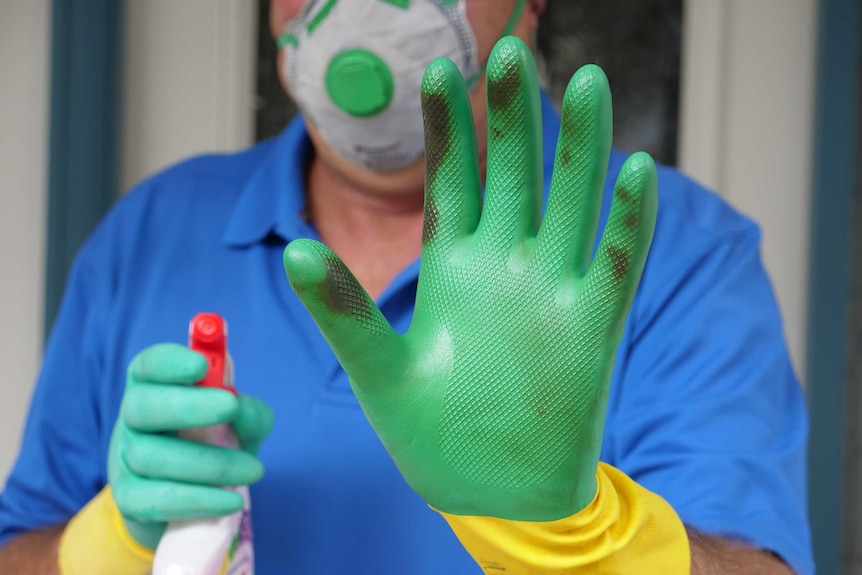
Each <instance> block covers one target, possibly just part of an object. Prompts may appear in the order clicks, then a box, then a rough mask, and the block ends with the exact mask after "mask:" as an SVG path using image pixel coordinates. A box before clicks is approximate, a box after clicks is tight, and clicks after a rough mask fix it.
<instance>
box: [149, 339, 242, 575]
mask: <svg viewBox="0 0 862 575" xmlns="http://www.w3.org/2000/svg"><path fill="white" fill-rule="evenodd" d="M224 380H225V385H229V386H230V387H233V361H232V360H231V359H230V355H226V357H225V370H224ZM180 436H181V437H183V438H185V439H190V440H194V441H200V442H202V443H209V444H212V445H220V446H222V447H230V448H235V449H236V448H239V442H238V441H237V439H236V436H235V435H234V433H233V430H232V429H231V427H230V426H229V425H215V426H212V427H204V428H199V429H189V430H185V431H182V432H180ZM225 489H230V490H232V491H235V492H236V493H239V494H240V495H241V496H242V498H243V508H242V510H241V511H238V512H237V513H233V514H231V515H226V516H224V517H219V518H217V519H208V520H193V521H173V522H171V523H170V524H169V525H168V528H167V530H166V531H165V534H164V535H162V538H161V540H160V541H159V545H158V547H157V548H156V555H155V559H154V561H153V571H152V573H153V575H254V548H253V545H252V530H251V499H250V497H249V491H248V487H245V486H243V487H225Z"/></svg>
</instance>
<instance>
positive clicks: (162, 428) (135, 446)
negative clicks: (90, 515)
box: [108, 344, 273, 549]
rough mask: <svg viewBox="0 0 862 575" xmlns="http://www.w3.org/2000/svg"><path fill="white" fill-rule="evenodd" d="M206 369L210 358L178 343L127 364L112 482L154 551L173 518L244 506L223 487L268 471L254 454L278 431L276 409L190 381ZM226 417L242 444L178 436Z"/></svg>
mask: <svg viewBox="0 0 862 575" xmlns="http://www.w3.org/2000/svg"><path fill="white" fill-rule="evenodd" d="M206 372H207V360H206V358H204V357H203V356H202V355H201V354H199V353H197V352H194V351H192V350H190V349H188V348H187V347H184V346H181V345H176V344H159V345H155V346H152V347H149V348H147V349H145V350H144V351H142V352H141V353H139V354H138V355H137V356H135V358H134V359H133V360H132V362H131V364H130V365H129V369H128V374H127V378H126V391H125V395H124V396H123V402H122V405H121V408H120V416H119V418H118V419H117V423H116V425H115V427H114V432H113V435H112V436H111V446H110V452H109V455H108V480H109V482H110V485H111V492H112V493H113V496H114V500H115V501H116V503H117V507H118V508H119V510H120V514H121V515H122V516H123V519H124V521H125V524H126V528H127V529H128V531H129V533H130V534H131V536H132V537H133V538H134V539H135V540H136V541H137V542H138V543H140V544H141V545H144V546H145V547H149V548H150V549H155V548H156V546H157V545H158V542H159V539H161V536H162V534H163V533H164V531H165V527H166V526H167V523H168V522H170V521H175V520H183V519H210V518H215V517H220V516H222V515H228V514H230V513H234V512H236V511H239V510H240V509H242V505H243V501H242V497H241V496H240V495H239V494H238V493H234V492H233V491H229V490H226V489H222V488H221V487H219V486H225V485H230V486H239V485H248V484H251V483H254V482H256V481H258V480H259V479H260V478H261V477H262V476H263V465H262V464H261V463H260V461H259V460H258V459H257V457H256V456H255V454H256V453H257V449H258V447H259V446H260V444H261V442H262V441H263V440H264V439H265V438H266V437H267V435H269V432H270V430H271V429H272V423H273V414H272V410H271V409H270V408H269V407H268V406H267V405H266V404H265V403H263V402H262V401H260V400H257V399H254V398H251V397H247V396H242V395H240V396H239V397H236V396H234V395H233V394H231V393H230V392H227V391H223V390H219V389H206V388H199V387H192V384H193V383H195V382H197V381H200V380H201V379H202V378H203V377H204V375H205V374H206ZM222 423H229V424H231V426H232V427H233V431H234V433H235V434H236V436H237V439H238V440H239V442H240V445H241V446H242V450H236V449H229V448H223V447H216V446H213V445H207V444H203V443H198V442H195V441H189V440H185V439H180V438H179V437H177V435H176V432H177V431H180V430H183V429H192V428H195V427H206V426H210V425H218V424H222Z"/></svg>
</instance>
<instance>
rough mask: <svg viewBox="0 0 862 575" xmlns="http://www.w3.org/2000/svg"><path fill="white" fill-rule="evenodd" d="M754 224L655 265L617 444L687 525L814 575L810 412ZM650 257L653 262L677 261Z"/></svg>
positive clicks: (638, 315) (626, 366) (624, 391)
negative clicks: (809, 476)
mask: <svg viewBox="0 0 862 575" xmlns="http://www.w3.org/2000/svg"><path fill="white" fill-rule="evenodd" d="M740 219H741V218H740ZM748 224H749V225H747V226H745V227H744V229H736V230H732V233H724V234H713V235H712V236H710V237H711V239H710V240H709V241H703V242H697V241H692V242H689V245H688V246H680V245H679V242H678V240H677V242H676V243H677V245H676V247H675V248H674V251H673V253H681V252H682V253H686V254H687V255H686V257H685V258H683V259H682V260H680V259H677V260H676V262H677V263H676V264H673V265H670V264H669V265H667V266H665V262H662V261H656V262H654V265H652V266H650V265H649V264H648V268H647V270H646V271H645V273H644V281H643V282H642V284H641V285H642V288H644V289H645V292H646V293H643V294H639V298H637V299H636V303H635V307H634V308H633V311H632V317H631V318H630V323H629V326H628V328H627V331H628V333H627V335H626V338H627V345H625V346H624V347H621V349H620V351H619V356H618V358H619V359H620V360H621V361H620V362H618V368H621V369H620V373H618V374H617V381H616V385H618V386H619V388H620V389H619V391H618V393H617V394H616V396H615V399H613V400H612V401H613V402H615V403H616V405H611V406H610V409H611V412H609V418H610V417H613V421H614V424H613V426H609V429H611V431H610V433H609V438H608V439H610V445H609V446H608V447H609V450H610V453H611V454H612V458H613V459H614V460H616V461H615V462H616V464H617V465H618V466H619V467H620V468H621V469H622V470H624V471H625V472H626V473H628V474H629V475H630V476H631V477H632V478H633V479H635V480H636V481H638V482H639V483H640V484H641V485H643V486H644V487H646V488H647V489H650V490H652V491H654V492H656V493H658V494H659V495H661V496H662V497H664V498H665V499H666V500H667V501H668V502H669V503H670V504H671V505H672V506H673V507H674V509H675V510H676V511H677V513H678V514H679V515H680V517H681V519H682V520H683V522H684V523H686V524H687V525H689V526H691V527H694V528H696V529H699V530H702V531H704V532H707V533H711V534H716V535H723V536H727V537H730V538H734V539H738V540H743V541H746V542H749V543H751V544H753V545H755V546H757V547H760V548H763V549H765V550H769V551H772V552H774V553H776V554H777V555H779V556H780V557H782V558H783V559H784V560H785V561H786V562H787V563H788V564H789V565H790V566H791V567H793V568H794V569H795V570H796V572H797V573H801V574H809V573H813V572H814V566H813V559H812V553H811V541H810V533H809V527H808V523H807V499H806V489H807V487H806V472H807V471H806V442H807V430H808V428H807V426H808V420H807V410H806V406H805V401H804V397H803V394H802V390H801V388H800V385H799V383H798V381H797V379H796V376H795V375H794V372H793V368H792V366H791V363H790V359H789V356H788V351H787V347H786V344H785V341H784V337H783V332H782V325H781V318H780V315H779V311H778V306H777V303H776V301H775V298H774V295H773V292H772V288H771V285H770V283H769V280H768V278H767V275H766V272H765V270H764V268H763V265H762V263H761V259H760V252H759V243H760V234H759V231H758V230H757V228H756V227H755V226H754V225H753V224H750V222H748ZM706 235H709V234H706ZM666 239H667V238H665V240H666ZM698 243H699V245H695V247H692V244H698ZM653 248H654V249H653V252H651V255H650V258H651V259H652V258H658V259H659V260H661V258H662V255H663V254H664V253H671V252H670V251H669V250H662V249H661V245H659V246H658V248H656V245H655V244H654V246H653ZM650 268H652V269H650ZM648 276H651V277H648Z"/></svg>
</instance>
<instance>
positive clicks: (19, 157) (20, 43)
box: [0, 0, 51, 485]
mask: <svg viewBox="0 0 862 575" xmlns="http://www.w3.org/2000/svg"><path fill="white" fill-rule="evenodd" d="M50 5H51V3H50V1H49V0H27V1H25V2H2V3H0V78H2V86H3V88H2V102H3V103H2V105H0V269H2V270H3V271H2V275H0V365H2V366H3V377H2V378H0V396H2V398H3V400H2V404H0V406H2V409H0V414H2V415H0V485H2V483H3V478H5V477H6V474H7V472H8V470H9V468H10V466H11V465H12V462H13V460H14V458H15V455H16V454H17V451H18V442H19V440H20V436H21V435H20V434H21V427H22V425H23V422H24V416H25V414H26V409H27V404H28V402H29V399H30V393H31V390H32V388H33V381H34V377H35V374H36V370H37V368H38V364H39V359H40V354H41V348H42V307H43V298H44V289H43V281H44V265H45V264H44V250H45V197H46V186H47V167H46V161H47V145H48V139H47V130H48V102H49V95H48V87H49V76H50V66H49V58H50V39H51V21H50V20H51V9H50Z"/></svg>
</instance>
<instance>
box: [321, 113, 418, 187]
mask: <svg viewBox="0 0 862 575" xmlns="http://www.w3.org/2000/svg"><path fill="white" fill-rule="evenodd" d="M306 126H307V127H308V133H309V135H310V136H311V141H312V143H313V144H314V149H315V160H314V161H322V162H323V164H324V166H325V167H326V169H327V171H329V172H330V173H331V174H332V175H334V176H336V177H337V178H339V179H341V180H343V181H344V182H345V183H346V184H348V185H351V186H354V187H357V188H362V189H363V190H367V191H368V192H369V193H372V194H376V195H393V194H394V195H403V194H412V193H416V192H417V191H421V190H423V189H424V186H425V158H424V157H421V158H419V159H418V160H416V161H415V162H413V163H412V164H410V165H408V166H406V167H404V168H399V169H397V170H389V171H380V170H372V169H369V168H366V167H364V166H359V165H357V164H354V163H353V162H351V161H349V160H347V159H345V158H343V157H341V156H340V155H339V154H337V153H336V152H335V150H333V149H332V148H331V147H329V146H328V145H327V144H326V142H324V141H323V138H321V137H320V134H319V133H318V132H317V131H316V130H315V129H314V127H313V126H311V125H310V124H309V122H306Z"/></svg>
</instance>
